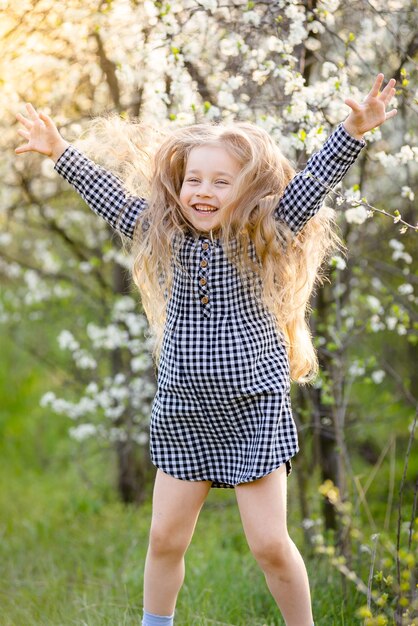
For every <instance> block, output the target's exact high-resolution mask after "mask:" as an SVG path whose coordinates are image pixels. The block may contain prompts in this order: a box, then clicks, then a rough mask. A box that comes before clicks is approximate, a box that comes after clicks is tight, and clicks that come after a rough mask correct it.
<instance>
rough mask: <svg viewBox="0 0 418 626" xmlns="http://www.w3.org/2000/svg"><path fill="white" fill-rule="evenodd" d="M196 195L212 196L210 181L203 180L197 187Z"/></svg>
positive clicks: (200, 196) (201, 196)
mask: <svg viewBox="0 0 418 626" xmlns="http://www.w3.org/2000/svg"><path fill="white" fill-rule="evenodd" d="M196 196H198V197H199V198H203V197H204V198H207V197H212V191H211V189H210V185H209V183H205V182H202V184H201V185H199V189H196Z"/></svg>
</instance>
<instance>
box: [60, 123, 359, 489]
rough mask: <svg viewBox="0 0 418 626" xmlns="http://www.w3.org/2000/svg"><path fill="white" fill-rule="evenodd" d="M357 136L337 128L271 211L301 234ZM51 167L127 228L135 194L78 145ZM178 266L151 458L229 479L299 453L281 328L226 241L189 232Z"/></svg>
mask: <svg viewBox="0 0 418 626" xmlns="http://www.w3.org/2000/svg"><path fill="white" fill-rule="evenodd" d="M363 145H364V142H363V141H358V140H356V139H354V138H353V137H351V136H350V135H349V134H348V133H347V132H346V131H345V129H344V127H343V126H342V125H340V126H339V127H338V128H337V129H336V130H335V131H334V133H333V134H332V135H331V136H330V137H329V139H328V140H327V141H326V143H325V144H324V146H323V148H322V149H321V150H320V151H319V152H317V153H316V154H314V155H313V156H312V157H311V158H310V159H309V161H308V163H307V166H306V168H305V169H304V170H303V171H302V172H301V173H299V174H298V175H296V176H295V177H294V178H293V180H292V181H291V182H290V183H289V185H288V186H287V188H286V190H285V192H284V194H283V197H282V199H281V201H280V203H279V205H278V206H277V208H276V212H275V214H276V216H277V218H278V219H281V220H284V221H285V222H287V224H288V225H289V226H290V228H291V229H292V231H293V232H295V233H296V232H298V231H299V230H300V229H301V228H302V226H303V225H304V224H305V223H306V222H307V220H308V219H309V218H310V217H312V216H313V215H314V214H315V213H316V212H317V211H318V209H319V208H320V206H321V204H322V202H323V200H324V197H325V195H326V193H327V188H329V187H333V186H335V185H336V184H337V183H338V182H339V181H340V180H341V179H342V178H343V176H344V175H345V173H346V172H347V170H348V169H349V167H350V165H351V164H352V163H353V162H354V161H355V159H356V157H357V156H358V154H359V152H360V150H361V148H362V147H363ZM55 169H56V170H57V172H59V174H61V175H62V176H63V177H64V178H65V179H66V180H67V181H69V182H70V183H71V184H72V185H73V187H74V188H75V189H76V190H77V191H78V192H79V193H80V194H81V196H82V197H83V198H84V200H85V201H86V202H87V204H88V205H89V206H90V207H91V208H92V209H93V211H95V212H96V213H97V214H98V215H100V216H102V217H103V218H104V219H105V220H106V221H107V222H108V223H109V224H110V225H111V226H112V227H113V228H117V229H119V230H120V231H121V232H122V233H124V234H125V235H127V236H128V237H131V238H132V236H133V232H134V228H135V223H136V219H137V216H138V214H139V212H140V211H141V210H143V209H144V207H146V201H145V200H144V199H142V198H138V197H132V196H128V195H127V193H126V191H125V190H124V189H123V186H122V183H121V181H120V180H119V179H118V178H117V177H115V176H114V175H113V174H110V173H109V172H107V171H105V170H104V169H103V168H101V167H99V166H97V165H95V164H94V163H92V162H91V161H90V160H89V159H87V158H86V157H85V156H83V155H82V154H80V153H79V152H78V151H77V150H76V149H75V148H74V147H73V146H70V147H69V148H67V150H66V151H65V152H64V154H63V155H62V156H61V157H60V158H59V159H58V161H57V163H56V165H55ZM178 260H179V263H176V264H174V282H173V291H172V294H171V297H170V300H169V302H168V308H167V320H166V325H165V330H164V337H163V345H162V351H161V357H160V361H159V365H158V387H157V393H156V396H155V399H154V403H153V408H152V415H151V429H150V445H151V457H152V460H153V462H154V464H155V465H156V466H157V467H159V468H161V469H162V470H163V471H164V472H166V473H167V474H170V475H172V476H175V477H177V478H180V479H183V480H191V481H198V480H209V481H212V486H214V487H233V486H235V485H238V484H240V483H246V482H250V481H253V480H256V479H257V478H261V477H262V476H265V475H266V474H269V473H270V472H272V471H273V470H275V469H276V468H278V467H279V466H280V465H282V464H283V463H286V466H287V471H288V473H289V472H290V468H291V465H290V459H291V458H292V457H293V456H294V455H295V454H296V452H297V451H298V439H297V431H296V426H295V423H294V420H293V417H292V411H291V405H290V377H289V362H288V356H287V352H286V348H285V345H284V342H283V335H282V334H281V332H280V331H278V330H277V328H276V326H275V323H274V319H273V317H272V315H271V314H270V313H269V312H268V311H267V310H266V309H265V308H263V306H262V305H261V304H260V300H259V298H257V293H260V289H261V285H260V284H259V282H257V280H256V284H254V285H253V288H252V289H250V288H249V286H248V284H246V283H245V282H243V281H242V280H241V279H240V277H239V274H238V271H237V269H236V268H235V266H233V265H232V264H231V263H230V262H229V261H228V259H227V257H226V254H225V251H224V249H223V246H222V242H221V239H215V240H213V241H212V239H210V238H209V237H208V236H207V235H205V236H200V237H198V236H197V235H196V236H194V235H193V234H192V233H191V232H190V233H189V234H186V238H185V242H184V244H183V247H182V248H181V250H180V253H179V259H178Z"/></svg>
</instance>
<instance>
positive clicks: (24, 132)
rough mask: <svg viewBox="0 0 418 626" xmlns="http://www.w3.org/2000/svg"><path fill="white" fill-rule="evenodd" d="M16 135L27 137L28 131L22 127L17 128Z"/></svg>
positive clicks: (28, 135)
mask: <svg viewBox="0 0 418 626" xmlns="http://www.w3.org/2000/svg"><path fill="white" fill-rule="evenodd" d="M17 133H18V135H21V136H22V137H23V138H24V139H28V140H29V137H30V132H29V131H28V130H23V128H19V130H18V131H17Z"/></svg>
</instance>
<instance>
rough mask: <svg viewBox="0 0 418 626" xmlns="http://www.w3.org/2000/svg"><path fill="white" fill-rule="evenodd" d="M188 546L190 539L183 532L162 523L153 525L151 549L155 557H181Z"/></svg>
mask: <svg viewBox="0 0 418 626" xmlns="http://www.w3.org/2000/svg"><path fill="white" fill-rule="evenodd" d="M187 547H188V541H186V540H185V538H184V537H183V536H182V534H181V532H176V531H175V529H173V528H171V527H167V526H162V525H157V524H156V525H153V526H151V531H150V536H149V550H150V552H151V553H152V555H153V556H154V557H157V558H158V557H160V558H161V557H163V558H164V557H165V558H170V557H171V558H181V557H183V556H184V553H185V552H186V550H187Z"/></svg>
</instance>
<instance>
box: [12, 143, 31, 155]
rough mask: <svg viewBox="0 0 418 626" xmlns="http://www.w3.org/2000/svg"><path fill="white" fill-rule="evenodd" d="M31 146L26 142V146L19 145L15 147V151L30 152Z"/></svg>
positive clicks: (20, 152)
mask: <svg viewBox="0 0 418 626" xmlns="http://www.w3.org/2000/svg"><path fill="white" fill-rule="evenodd" d="M29 150H30V148H29V147H28V144H25V145H24V146H19V147H18V148H16V149H15V153H16V154H22V153H23V152H29Z"/></svg>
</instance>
